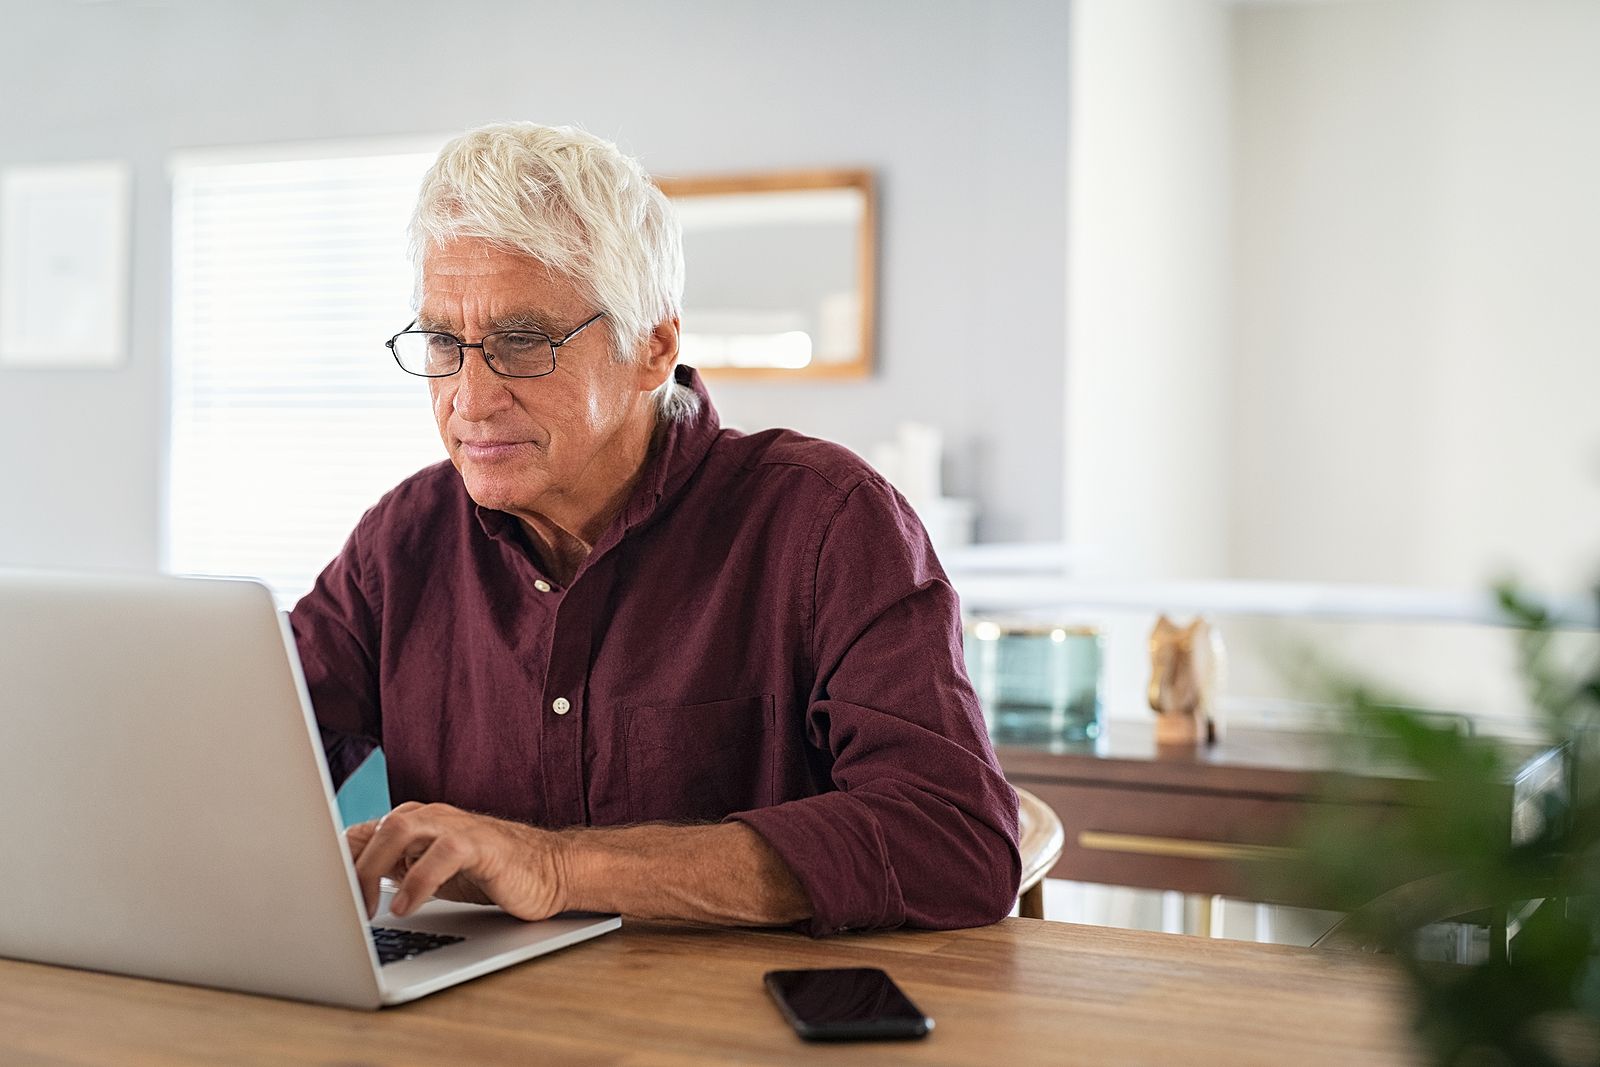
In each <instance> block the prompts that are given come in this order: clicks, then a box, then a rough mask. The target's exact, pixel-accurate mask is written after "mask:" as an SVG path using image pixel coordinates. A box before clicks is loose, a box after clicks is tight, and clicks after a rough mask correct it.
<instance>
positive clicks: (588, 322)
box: [383, 311, 606, 378]
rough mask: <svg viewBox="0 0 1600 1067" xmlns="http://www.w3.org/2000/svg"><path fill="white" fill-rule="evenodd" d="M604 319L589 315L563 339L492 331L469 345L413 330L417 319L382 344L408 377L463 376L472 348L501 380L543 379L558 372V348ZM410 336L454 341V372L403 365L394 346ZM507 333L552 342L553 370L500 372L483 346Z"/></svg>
mask: <svg viewBox="0 0 1600 1067" xmlns="http://www.w3.org/2000/svg"><path fill="white" fill-rule="evenodd" d="M605 317H606V313H605V312H604V311H596V312H595V313H594V314H593V315H591V316H589V317H588V318H587V319H585V320H584V321H583V322H580V323H578V325H577V326H575V327H573V328H572V329H571V330H568V331H567V333H566V335H565V336H564V337H551V336H549V335H548V334H545V333H542V332H540V331H539V330H492V331H490V332H489V333H486V334H484V335H483V337H482V338H481V339H480V340H479V341H478V342H477V343H476V344H468V343H467V342H465V341H463V340H461V339H460V338H459V337H457V336H456V335H455V334H453V333H445V332H444V331H443V330H413V329H412V328H411V327H412V326H415V325H416V324H417V320H416V319H412V320H411V325H410V326H407V327H406V328H405V329H403V330H401V331H400V332H399V333H397V334H395V335H394V336H393V337H391V338H389V339H388V340H387V341H385V342H384V343H383V345H384V347H385V348H387V349H388V350H389V354H390V355H391V356H393V357H394V362H395V365H396V366H398V367H399V368H400V369H401V370H403V371H405V372H406V373H407V374H411V375H415V376H416V377H418V378H448V377H450V376H451V375H454V374H460V373H461V368H463V367H465V366H466V365H467V349H469V348H476V349H477V350H478V351H479V352H481V353H483V361H484V362H485V363H486V364H488V365H489V369H490V370H491V371H493V372H494V373H495V374H498V375H499V376H500V377H502V378H543V377H544V376H545V375H547V374H554V373H555V372H556V350H557V349H559V348H560V347H561V346H562V345H564V344H566V343H567V342H568V341H570V340H572V339H573V338H574V337H576V336H578V335H579V334H580V333H582V332H583V331H584V330H587V329H588V328H589V327H590V326H592V325H594V324H595V323H596V322H599V321H600V320H601V319H603V318H605ZM408 333H413V334H421V335H426V336H429V337H448V338H450V340H452V341H454V342H455V346H456V366H455V369H454V370H449V371H445V372H444V373H443V374H423V373H422V372H421V371H415V370H412V369H411V368H410V367H407V366H406V365H405V364H404V363H403V362H401V360H400V353H399V352H398V351H396V350H395V347H394V346H395V344H396V342H398V341H399V340H400V338H402V337H404V336H405V335H406V334H408ZM506 333H520V334H528V335H531V336H533V337H542V338H544V339H545V341H547V342H549V345H550V369H549V370H542V371H540V372H539V373H538V374H507V373H506V372H505V371H503V370H501V369H500V368H499V367H496V366H495V365H494V360H493V358H491V357H490V355H489V352H488V350H487V349H485V348H484V347H483V346H484V344H485V343H486V342H487V341H488V340H489V338H491V337H498V336H500V335H501V334H506Z"/></svg>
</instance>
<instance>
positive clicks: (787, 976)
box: [762, 967, 933, 1041]
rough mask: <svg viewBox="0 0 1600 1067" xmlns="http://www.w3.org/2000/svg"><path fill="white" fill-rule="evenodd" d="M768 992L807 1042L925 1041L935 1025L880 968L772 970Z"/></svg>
mask: <svg viewBox="0 0 1600 1067" xmlns="http://www.w3.org/2000/svg"><path fill="white" fill-rule="evenodd" d="M762 981H764V982H765V983H766V985H767V992H768V993H771V994H772V999H773V1000H775V1001H777V1002H778V1010H780V1011H782V1012H783V1016H784V1018H786V1019H788V1020H789V1025H790V1026H792V1027H794V1030H795V1033H797V1034H799V1035H800V1036H801V1037H803V1038H805V1039H806V1040H807V1041H870V1040H874V1039H877V1038H903V1037H923V1036H925V1035H926V1034H927V1033H928V1031H929V1030H932V1029H933V1020H932V1019H930V1018H928V1017H927V1016H926V1015H924V1014H922V1011H921V1010H920V1009H919V1008H918V1007H917V1006H916V1005H915V1004H913V1003H911V999H910V998H909V997H907V996H906V995H905V994H904V993H902V992H900V987H899V986H897V985H895V984H894V981H893V980H892V979H891V978H890V977H889V976H888V975H887V974H885V973H883V972H882V971H880V970H878V968H876V967H840V968H823V969H817V970H805V971H768V972H767V973H766V974H765V975H763V976H762Z"/></svg>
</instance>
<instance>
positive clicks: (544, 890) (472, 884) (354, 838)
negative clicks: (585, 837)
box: [345, 801, 566, 920]
mask: <svg viewBox="0 0 1600 1067" xmlns="http://www.w3.org/2000/svg"><path fill="white" fill-rule="evenodd" d="M345 839H346V840H347V841H349V843H350V854H351V856H352V857H353V858H354V859H355V861H356V880H357V881H358V882H359V883H360V885H361V896H362V899H363V900H364V901H365V902H366V905H367V916H368V917H369V918H370V917H371V916H372V915H373V914H375V913H376V912H377V910H378V896H379V887H378V881H379V879H380V878H383V877H388V878H391V879H393V880H394V881H396V882H399V883H400V890H399V892H397V893H396V894H395V896H394V899H393V900H392V901H391V902H390V904H389V910H390V911H391V912H392V913H393V914H395V915H398V916H404V915H406V914H408V913H410V912H412V911H414V910H415V909H416V908H418V907H420V906H421V905H422V904H424V903H426V902H427V901H428V899H429V898H430V897H435V896H437V897H442V898H444V899H445V900H460V901H466V902H468V903H472V904H498V905H499V906H500V907H502V908H504V909H505V910H506V911H508V912H510V913H511V914H512V915H515V916H516V917H517V918H519V919H530V920H531V919H546V918H549V917H550V916H552V915H555V914H556V913H558V912H560V911H564V910H566V904H565V900H564V898H565V878H564V875H565V866H566V863H565V856H564V849H563V846H562V841H561V838H560V836H559V835H557V834H553V833H551V832H549V831H547V830H539V829H536V828H534V827H532V826H524V825H522V824H520V823H514V822H506V821H505V820H503V819H495V818H491V817H490V816H487V815H474V814H473V813H471V812H467V811H462V810H461V809H460V808H453V807H451V806H450V805H448V804H418V803H416V802H415V801H411V802H408V803H405V804H401V805H400V806H399V807H397V808H395V809H394V810H393V811H391V812H389V814H387V815H385V816H384V817H383V818H381V819H378V820H376V821H375V822H364V823H358V824H357V825H355V826H352V827H350V828H349V829H348V830H346V831H345Z"/></svg>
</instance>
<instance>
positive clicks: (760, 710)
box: [623, 693, 777, 822]
mask: <svg viewBox="0 0 1600 1067" xmlns="http://www.w3.org/2000/svg"><path fill="white" fill-rule="evenodd" d="M776 703H777V702H776V699H775V698H774V697H773V695H772V694H770V693H769V694H765V695H762V696H754V697H739V698H737V699H734V700H715V701H712V702H710V703H707V704H686V705H677V706H663V705H643V706H638V707H629V708H626V709H624V714H625V716H626V718H627V724H626V732H625V735H624V742H623V758H624V759H625V760H626V761H627V762H626V765H627V775H626V780H627V790H628V819H629V821H630V822H650V821H663V820H666V821H672V822H715V821H717V820H719V819H721V818H722V817H723V816H725V815H729V814H731V813H733V812H736V811H747V810H749V809H751V808H764V807H767V806H769V805H770V804H772V802H773V801H772V796H773V781H774V777H773V766H772V761H773V745H772V734H773V729H772V727H773V717H774V715H775V714H776V713H775V710H774V709H775V706H776Z"/></svg>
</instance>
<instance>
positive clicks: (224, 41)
mask: <svg viewBox="0 0 1600 1067" xmlns="http://www.w3.org/2000/svg"><path fill="white" fill-rule="evenodd" d="M1066 37H1067V13H1066V9H1065V6H1064V5H1062V4H1059V3H1055V2H1051V0H1003V2H984V0H928V2H915V3H912V2H887V0H876V2H847V0H811V2H808V3H805V4H802V5H779V4H747V3H740V2H736V0H683V2H678V3H673V4H659V3H649V2H642V0H593V2H587V3H571V2H562V0H543V2H528V3H522V2H515V0H462V2H459V3H456V4H453V5H450V6H449V7H448V8H441V7H440V6H439V5H437V4H426V3H422V2H420V0H395V2H388V3H377V2H350V3H339V4H331V3H321V2H316V0H275V2H271V3H267V2H260V3H249V2H244V0H204V2H203V0H166V2H163V3H160V4H148V3H142V2H133V0H109V2H102V3H93V4H86V3H85V4H79V3H61V4H40V3H36V2H31V0H0V44H3V46H4V51H5V55H6V61H5V63H4V64H0V165H6V164H18V163H42V162H51V161H70V160H78V159H90V158H107V157H109V158H122V159H127V160H130V161H131V162H132V164H133V166H134V177H135V189H134V201H135V212H134V234H133V238H134V252H133V266H134V270H133V293H132V310H131V314H132V327H131V329H132V343H131V358H130V360H129V363H128V365H127V366H126V367H124V368H122V369H120V370H117V371H112V372H73V373H67V372H42V371H21V370H0V399H3V400H4V402H5V404H6V406H7V409H8V417H7V418H6V419H4V420H0V455H4V456H6V457H7V459H6V463H5V464H4V466H0V500H3V501H4V504H3V505H0V507H3V508H4V512H3V518H0V564H5V563H21V564H30V565H45V566H73V565H97V566H113V567H135V568H145V567H152V566H154V565H155V562H156V560H157V558H158V542H157V538H158V516H159V515H160V513H161V508H160V500H159V492H160V480H161V472H162V464H163V449H164V447H165V445H164V441H165V432H166V430H165V427H166V411H165V403H166V400H165V388H166V347H167V342H168V330H169V326H168V319H169V307H168V302H169V282H168V261H169V256H170V238H169V230H170V224H171V214H170V204H169V192H168V188H167V184H166V177H165V170H164V168H165V161H166V158H167V156H168V154H169V153H170V152H171V151H173V150H175V149H181V148H195V147H206V146H218V145H232V144H240V145H248V144H256V143H272V142H299V141H306V140H313V139H324V138H340V139H346V138H362V137H369V136H393V135H405V134H416V133H427V134H432V133H441V132H449V131H452V130H458V129H462V128H465V127H467V126H470V125H475V124H478V123H481V122H486V121H492V120H496V119H509V118H526V119H535V120H539V121H545V122H573V123H578V124H582V125H584V126H586V127H587V128H589V129H591V130H594V131H595V132H597V133H600V134H602V135H604V136H607V137H610V138H613V139H615V140H617V141H618V142H619V143H620V144H621V145H622V146H623V147H624V148H625V149H626V150H628V151H631V152H634V153H636V154H638V155H640V156H641V157H642V158H643V159H644V161H645V163H646V165H647V166H649V167H651V168H652V169H655V170H659V171H661V172H663V173H677V174H693V173H725V172H730V171H751V170H761V169H768V168H795V167H811V166H819V167H820V166H828V167H831V166H865V167H870V168H872V169H874V170H875V171H877V173H878V175H879V177H880V179H881V183H882V184H881V190H882V198H883V199H882V209H883V210H882V214H881V234H880V236H881V252H880V269H881V291H880V298H881V307H880V317H879V322H880V329H879V342H880V346H879V347H880V351H879V357H880V360H881V370H880V372H879V373H878V375H877V376H876V377H874V378H873V379H872V380H870V381H867V382H863V383H849V384H826V385H809V386H801V387H790V388H785V389H777V388H772V387H770V386H757V385H741V386H737V387H736V386H733V385H716V386H713V388H714V390H715V396H716V399H717V401H718V405H719V407H720V408H721V409H722V410H723V413H724V416H725V419H726V420H727V421H729V422H731V423H733V424H736V425H740V426H744V427H749V428H757V427H762V426H768V425H790V426H794V427H796V428H799V429H801V430H805V431H807V432H811V433H815V434H819V435H821V436H824V437H829V438H832V439H835V440H839V441H841V442H843V443H845V444H847V445H849V446H851V447H854V448H856V449H857V450H860V451H865V450H866V449H867V448H868V447H869V446H870V445H871V444H873V443H874V442H875V441H877V440H879V439H882V438H886V437H888V436H889V435H890V433H891V432H892V429H893V426H894V425H895V423H897V422H899V421H901V420H904V419H912V418H915V419H920V420H922V421H928V422H933V423H935V424H936V425H938V426H940V427H941V429H942V430H943V431H944V435H945V439H946V440H947V441H948V442H949V443H950V446H951V449H952V451H953V452H954V453H955V455H953V456H952V458H951V461H950V463H949V471H948V476H949V481H950V491H951V492H952V493H956V494H960V495H966V496H973V497H976V498H977V499H978V500H979V502H980V504H981V506H982V508H983V516H982V526H981V533H982V535H983V536H985V537H988V538H991V539H1046V538H1054V537H1058V536H1060V533H1061V527H1060V514H1061V499H1062V489H1061V486H1062V484H1063V477H1062V458H1061V431H1060V397H1061V380H1062V365H1063V355H1062V353H1063V347H1064V332H1065V328H1064V325H1063V315H1062V310H1061V309H1062V305H1063V301H1064V295H1063V294H1064V292H1065V280H1064V272H1065V265H1064V256H1063V254H1062V245H1063V233H1064V228H1065V204H1064V202H1063V198H1062V195H1061V190H1062V189H1063V188H1064V187H1065V184H1066V172H1065V166H1066V123H1067V113H1066V48H1067V44H1066ZM419 58H420V59H421V60H423V61H424V62H418V59H419ZM422 72H426V73H422ZM403 222H404V220H399V219H397V220H396V224H397V225H402V224H403ZM380 341H381V339H377V338H375V339H374V344H373V349H374V357H373V358H375V359H377V358H381V357H383V356H384V353H383V351H382V348H381V343H380ZM418 417H419V419H423V420H426V419H427V418H428V416H427V414H426V412H425V411H421V410H419V412H418Z"/></svg>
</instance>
